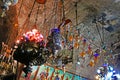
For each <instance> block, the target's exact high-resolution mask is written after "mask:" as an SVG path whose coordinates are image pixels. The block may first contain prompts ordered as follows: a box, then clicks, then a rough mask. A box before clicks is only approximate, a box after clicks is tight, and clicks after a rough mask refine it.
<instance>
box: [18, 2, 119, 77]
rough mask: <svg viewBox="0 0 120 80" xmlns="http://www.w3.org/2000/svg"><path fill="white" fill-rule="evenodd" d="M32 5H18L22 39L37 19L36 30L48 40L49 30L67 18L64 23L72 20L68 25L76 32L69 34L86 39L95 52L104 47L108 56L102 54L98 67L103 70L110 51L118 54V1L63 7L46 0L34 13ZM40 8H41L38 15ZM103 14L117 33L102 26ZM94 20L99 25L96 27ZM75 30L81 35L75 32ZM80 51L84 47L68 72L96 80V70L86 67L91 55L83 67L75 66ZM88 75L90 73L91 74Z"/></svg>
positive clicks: (68, 3)
mask: <svg viewBox="0 0 120 80" xmlns="http://www.w3.org/2000/svg"><path fill="white" fill-rule="evenodd" d="M76 3H77V7H76ZM33 4H34V0H19V2H18V4H17V5H16V8H17V16H18V26H19V27H18V30H19V32H18V34H19V35H21V33H23V32H25V31H26V30H30V29H31V28H34V27H33V26H34V25H35V22H36V19H37V22H36V25H37V28H38V29H39V30H40V32H41V33H42V34H43V35H44V36H47V35H49V31H50V29H51V28H54V27H57V26H58V25H60V23H62V19H63V18H64V17H65V19H70V20H71V21H72V23H71V24H69V25H70V26H71V27H72V29H73V30H72V31H71V32H69V33H73V34H79V35H80V36H83V37H84V38H85V39H87V41H88V43H89V44H91V47H92V48H93V50H94V51H95V50H96V49H98V48H99V49H103V46H105V48H106V51H107V53H106V54H103V53H102V54H101V56H102V58H100V60H101V61H99V64H97V66H100V65H101V64H102V63H103V62H102V61H104V60H103V59H104V57H105V55H106V56H107V55H109V53H110V52H109V51H111V50H113V52H114V54H118V53H119V50H115V49H114V48H113V46H116V44H117V43H118V42H119V40H120V37H119V36H120V27H119V25H120V9H119V8H120V2H119V0H64V4H62V2H61V0H47V1H46V4H45V5H44V4H38V3H37V2H36V3H35V5H34V7H33V9H32V6H33ZM63 5H64V6H63ZM38 6H40V7H39V11H38ZM63 7H64V8H63ZM63 9H64V10H63ZM31 11H32V12H31ZM37 11H38V12H37ZM30 12H31V13H30ZM76 12H77V14H76ZM102 13H105V14H106V16H105V18H106V20H105V22H104V23H106V21H108V20H109V21H110V22H111V23H110V25H109V26H111V27H112V28H113V29H114V30H112V31H109V30H108V29H106V28H105V26H107V25H106V24H101V23H100V22H99V21H100V19H101V18H100V17H101V16H103V15H102ZM29 15H30V16H29ZM76 16H77V17H76ZM36 17H37V18H36ZM95 19H96V22H95V23H94V20H95ZM96 24H97V25H96ZM76 29H77V30H78V31H79V32H80V33H78V32H75V31H76ZM61 32H62V33H63V32H65V31H64V29H62V30H61ZM103 43H104V44H103ZM111 44H113V46H111ZM80 45H81V44H80ZM117 45H119V44H117ZM86 48H87V47H86ZM81 49H82V48H81V47H80V49H75V51H74V63H73V64H68V66H67V68H68V67H69V66H71V65H72V66H71V67H70V68H69V71H71V72H74V73H77V74H78V75H82V76H85V77H89V78H93V77H91V75H92V74H93V76H94V73H95V69H96V67H97V66H95V67H88V66H87V65H88V63H89V61H90V60H91V58H90V56H89V55H88V57H86V58H85V61H83V59H81V58H79V60H80V61H81V64H82V66H80V65H78V64H76V62H77V58H78V57H77V56H78V55H79V53H80V51H81ZM111 54H113V53H111ZM114 54H113V55H114ZM76 66H77V67H76ZM77 71H78V72H77ZM88 71H89V72H90V73H88Z"/></svg>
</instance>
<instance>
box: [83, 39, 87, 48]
mask: <svg viewBox="0 0 120 80" xmlns="http://www.w3.org/2000/svg"><path fill="white" fill-rule="evenodd" d="M86 41H87V40H86V39H85V38H84V39H83V47H85V46H86Z"/></svg>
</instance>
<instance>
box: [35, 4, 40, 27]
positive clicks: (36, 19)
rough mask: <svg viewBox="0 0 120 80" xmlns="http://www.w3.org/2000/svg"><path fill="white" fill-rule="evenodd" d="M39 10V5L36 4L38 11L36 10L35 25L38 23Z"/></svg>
mask: <svg viewBox="0 0 120 80" xmlns="http://www.w3.org/2000/svg"><path fill="white" fill-rule="evenodd" d="M39 9H40V4H38V9H37V13H36V18H35V25H36V24H37V21H38V14H39Z"/></svg>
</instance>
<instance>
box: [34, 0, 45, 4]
mask: <svg viewBox="0 0 120 80" xmlns="http://www.w3.org/2000/svg"><path fill="white" fill-rule="evenodd" d="M36 2H37V3H39V4H45V3H46V0H36Z"/></svg>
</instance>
